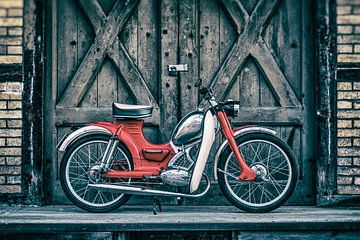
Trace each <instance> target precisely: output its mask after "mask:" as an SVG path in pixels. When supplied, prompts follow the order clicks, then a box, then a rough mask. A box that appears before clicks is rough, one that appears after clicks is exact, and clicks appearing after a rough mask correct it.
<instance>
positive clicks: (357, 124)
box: [354, 120, 360, 128]
mask: <svg viewBox="0 0 360 240" xmlns="http://www.w3.org/2000/svg"><path fill="white" fill-rule="evenodd" d="M354 127H355V128H360V120H354Z"/></svg>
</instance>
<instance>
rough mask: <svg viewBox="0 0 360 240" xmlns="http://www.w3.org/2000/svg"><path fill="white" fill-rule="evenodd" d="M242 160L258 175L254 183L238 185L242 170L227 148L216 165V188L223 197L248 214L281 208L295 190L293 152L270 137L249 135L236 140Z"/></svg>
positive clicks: (244, 182) (279, 140) (248, 182)
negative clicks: (217, 179)
mask: <svg viewBox="0 0 360 240" xmlns="http://www.w3.org/2000/svg"><path fill="white" fill-rule="evenodd" d="M236 142H237V145H238V147H239V150H240V152H241V153H242V156H243V157H244V160H245V161H246V163H247V164H248V166H249V167H250V168H251V169H252V170H253V171H254V172H255V173H256V174H257V177H256V179H255V180H254V181H240V180H239V179H238V176H239V175H240V172H241V169H240V168H239V166H238V163H237V161H236V158H235V156H234V154H233V153H232V151H231V150H230V148H229V147H228V148H227V149H225V150H224V153H223V154H222V155H221V159H220V162H219V165H218V169H217V172H218V176H219V186H220V189H221V191H222V192H223V194H224V195H225V197H226V198H227V199H228V200H229V201H230V202H231V203H232V204H233V205H234V206H236V207H238V208H239V209H241V210H244V211H247V212H269V211H272V210H274V209H276V208H278V207H280V206H281V205H282V204H284V203H285V202H286V201H287V200H288V199H289V197H290V196H291V194H292V192H293V191H294V189H295V186H296V181H297V178H298V167H297V163H296V160H295V155H294V153H293V151H292V150H291V149H290V148H289V147H288V146H287V144H286V143H284V142H283V141H282V140H281V139H279V138H277V137H275V136H273V135H269V134H262V133H258V134H249V135H245V136H241V137H239V138H237V139H236Z"/></svg>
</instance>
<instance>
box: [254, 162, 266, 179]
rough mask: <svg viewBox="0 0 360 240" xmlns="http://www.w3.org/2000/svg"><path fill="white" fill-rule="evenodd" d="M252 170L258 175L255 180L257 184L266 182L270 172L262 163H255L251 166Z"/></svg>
mask: <svg viewBox="0 0 360 240" xmlns="http://www.w3.org/2000/svg"><path fill="white" fill-rule="evenodd" d="M251 170H253V171H254V172H255V174H256V178H255V180H254V181H255V182H262V181H264V180H266V178H267V175H268V170H267V169H266V167H265V166H264V165H262V164H261V163H255V164H254V165H252V166H251Z"/></svg>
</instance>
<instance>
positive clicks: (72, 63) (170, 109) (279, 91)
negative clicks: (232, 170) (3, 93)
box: [44, 0, 315, 204]
mask: <svg viewBox="0 0 360 240" xmlns="http://www.w3.org/2000/svg"><path fill="white" fill-rule="evenodd" d="M311 6H312V5H311V2H310V0H304V1H297V0H260V1H257V0H242V1H240V0H221V1H220V0H219V1H217V0H163V1H160V0H141V1H137V0H131V1H130V0H129V1H125V0H61V1H60V0H58V1H52V3H51V4H49V6H48V10H49V11H48V12H51V14H49V15H50V16H51V17H49V18H48V21H47V22H46V26H47V29H48V30H49V31H47V36H46V37H47V42H46V43H47V46H48V47H47V49H48V51H47V52H48V54H47V56H48V57H47V59H48V60H47V61H48V62H47V63H48V66H49V67H48V71H47V74H46V77H45V88H44V89H45V91H44V96H45V111H44V112H45V123H46V124H45V144H46V146H45V153H44V154H45V162H46V165H45V172H46V186H45V190H46V198H47V200H48V201H50V202H53V203H63V202H66V197H65V196H64V194H63V192H62V190H61V187H60V184H59V174H58V171H59V170H58V169H59V164H60V159H61V157H62V156H61V154H59V153H58V152H57V151H56V149H55V146H56V144H57V142H58V141H59V140H60V139H61V137H62V136H63V135H64V134H65V133H67V132H69V129H70V128H74V127H77V126H81V125H83V124H85V123H88V122H94V121H107V120H112V117H111V104H112V102H114V101H115V102H121V103H127V104H150V105H153V106H154V112H153V116H152V117H151V118H148V119H146V128H145V135H146V136H147V138H148V139H149V140H151V141H152V142H162V141H166V140H168V138H169V136H170V134H171V132H172V129H173V128H174V127H175V125H176V124H177V123H178V121H179V120H180V119H181V117H183V116H184V115H185V114H187V113H188V112H189V111H192V110H194V109H195V108H196V107H197V105H198V104H199V95H198V92H197V89H196V88H195V87H194V83H195V81H196V79H198V78H201V79H202V80H203V83H204V84H205V85H207V86H211V87H212V88H213V91H214V92H215V94H216V95H217V97H218V98H220V99H227V98H232V99H235V100H239V101H240V106H241V108H240V110H241V113H240V116H239V117H238V118H236V119H234V120H233V124H234V125H241V124H249V123H250V124H261V125H266V126H270V127H272V128H274V129H275V130H277V131H278V133H279V135H280V137H281V138H283V139H284V140H285V141H286V142H287V143H288V144H289V145H290V146H291V147H292V148H293V150H294V151H295V153H296V155H297V157H298V162H299V165H300V170H301V174H300V180H299V184H298V186H297V188H296V193H295V194H294V196H293V197H292V198H291V200H290V203H293V204H312V203H313V202H314V198H315V197H314V188H315V186H314V167H315V164H314V159H315V158H314V150H315V149H314V146H315V144H314V139H315V131H314V123H315V121H314V85H315V78H314V75H313V72H314V69H313V68H314V64H313V50H314V49H313V42H314V36H313V35H312V32H313V26H312V24H311V23H312V22H313V21H312V19H311V18H312V14H311V11H310V9H312V8H311ZM170 64H187V65H188V69H189V70H188V72H184V73H179V74H177V75H175V76H170V75H169V72H168V65H170ZM217 141H218V142H219V141H221V140H220V139H218V140H217ZM212 160H213V159H211V161H210V165H209V167H208V169H207V171H208V172H209V174H210V176H212V166H211V162H212ZM214 189H215V190H213V191H212V192H211V193H209V194H210V195H211V196H210V197H207V198H204V199H202V200H199V201H197V202H196V203H198V204H207V203H209V204H211V203H213V202H214V201H216V202H219V201H220V198H219V190H218V189H217V188H214ZM193 203H194V201H187V202H186V201H185V204H193Z"/></svg>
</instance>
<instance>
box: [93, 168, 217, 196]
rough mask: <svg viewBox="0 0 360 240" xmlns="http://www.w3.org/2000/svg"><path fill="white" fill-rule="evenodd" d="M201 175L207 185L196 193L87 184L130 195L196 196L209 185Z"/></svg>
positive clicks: (207, 188) (202, 194)
mask: <svg viewBox="0 0 360 240" xmlns="http://www.w3.org/2000/svg"><path fill="white" fill-rule="evenodd" d="M203 176H205V180H206V183H207V185H206V188H205V190H204V191H202V192H201V193H198V194H185V193H177V192H169V191H161V190H156V189H149V188H144V187H142V186H139V187H138V186H126V185H116V184H104V183H97V184H89V186H90V187H94V188H101V189H104V190H107V191H109V192H111V191H119V192H121V193H124V194H131V195H142V196H165V197H187V198H198V197H202V196H204V195H205V194H206V193H207V192H208V191H209V189H210V185H211V183H210V179H209V177H208V176H207V175H206V174H204V175H203Z"/></svg>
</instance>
